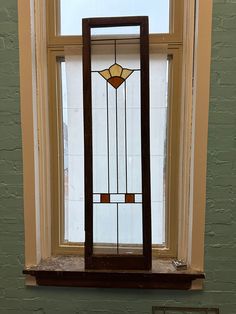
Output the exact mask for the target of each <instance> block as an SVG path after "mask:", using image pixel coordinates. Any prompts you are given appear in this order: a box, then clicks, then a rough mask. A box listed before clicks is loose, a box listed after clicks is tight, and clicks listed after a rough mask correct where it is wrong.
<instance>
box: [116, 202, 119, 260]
mask: <svg viewBox="0 0 236 314" xmlns="http://www.w3.org/2000/svg"><path fill="white" fill-rule="evenodd" d="M116 236H117V240H116V242H117V244H116V247H117V254H119V204H116Z"/></svg>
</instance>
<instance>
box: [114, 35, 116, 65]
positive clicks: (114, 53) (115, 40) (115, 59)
mask: <svg viewBox="0 0 236 314" xmlns="http://www.w3.org/2000/svg"><path fill="white" fill-rule="evenodd" d="M114 49H115V53H114V54H115V63H116V40H115V42H114Z"/></svg>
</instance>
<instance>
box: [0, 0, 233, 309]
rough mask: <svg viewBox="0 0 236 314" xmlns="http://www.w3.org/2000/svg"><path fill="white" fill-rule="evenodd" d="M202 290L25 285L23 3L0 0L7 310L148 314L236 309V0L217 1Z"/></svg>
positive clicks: (1, 210) (1, 301)
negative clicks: (164, 309) (163, 308)
mask: <svg viewBox="0 0 236 314" xmlns="http://www.w3.org/2000/svg"><path fill="white" fill-rule="evenodd" d="M213 14H214V21H213V45H212V53H213V54H212V70H211V75H212V79H211V100H210V117H209V149H208V172H207V213H206V250H205V251H206V258H205V262H206V276H207V279H206V285H205V289H204V291H201V292H180V291H162V290H145V291H143V290H109V289H108V290H106V289H79V288H45V287H36V288H29V287H25V286H24V277H23V276H22V274H21V272H22V268H23V264H24V256H23V252H24V233H23V186H22V149H21V128H20V104H19V69H18V65H19V57H18V39H17V1H16V0H0V313H1V314H2V313H3V314H5V313H12V314H13V313H14V314H21V313H26V314H27V313H38V314H43V313H47V314H51V313H57V314H58V313H69V314H70V313H79V314H88V313H93V314H103V313H104V314H112V313H117V314H141V313H142V314H149V313H151V307H152V306H153V305H178V306H185V305H188V306H219V307H220V310H221V314H235V313H236V241H235V240H236V222H235V220H236V204H235V203H236V202H235V201H236V193H235V186H236V154H235V153H236V1H235V0H215V1H214V13H213Z"/></svg>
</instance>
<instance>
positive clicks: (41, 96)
mask: <svg viewBox="0 0 236 314" xmlns="http://www.w3.org/2000/svg"><path fill="white" fill-rule="evenodd" d="M34 1H35V42H36V64H37V68H36V75H37V76H36V77H37V110H38V111H37V113H38V141H39V152H38V153H39V190H40V221H41V223H40V234H41V258H47V257H49V256H50V255H51V183H50V173H51V171H50V135H49V114H48V69H47V33H46V2H45V0H34Z"/></svg>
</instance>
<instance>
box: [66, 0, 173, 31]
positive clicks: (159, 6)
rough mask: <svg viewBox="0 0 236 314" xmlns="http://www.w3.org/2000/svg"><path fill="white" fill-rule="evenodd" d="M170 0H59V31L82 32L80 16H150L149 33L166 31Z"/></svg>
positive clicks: (168, 20) (168, 22) (167, 29)
mask: <svg viewBox="0 0 236 314" xmlns="http://www.w3.org/2000/svg"><path fill="white" fill-rule="evenodd" d="M170 1H171V0H147V1H143V0H128V1H127V0H120V1H108V0H60V17H61V19H60V22H61V35H81V34H82V25H81V24H82V18H88V17H109V16H112V17H113V16H114V17H115V16H144V15H145V16H149V25H150V26H149V28H150V32H151V33H169V31H170V27H169V24H170V19H169V16H170V13H169V12H170Z"/></svg>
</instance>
